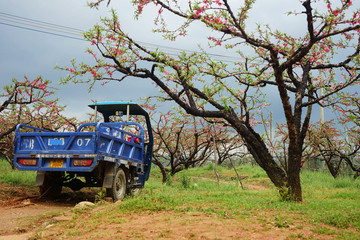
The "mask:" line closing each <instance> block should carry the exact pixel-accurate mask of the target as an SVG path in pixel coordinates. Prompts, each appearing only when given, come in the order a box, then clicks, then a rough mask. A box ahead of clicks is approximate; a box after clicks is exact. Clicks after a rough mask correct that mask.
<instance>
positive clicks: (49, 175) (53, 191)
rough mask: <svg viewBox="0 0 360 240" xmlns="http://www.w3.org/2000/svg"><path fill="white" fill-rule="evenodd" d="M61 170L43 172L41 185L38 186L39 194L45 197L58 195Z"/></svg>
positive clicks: (60, 185)
mask: <svg viewBox="0 0 360 240" xmlns="http://www.w3.org/2000/svg"><path fill="white" fill-rule="evenodd" d="M62 177H63V173H61V172H45V177H44V182H43V185H42V186H40V187H39V188H40V195H41V196H42V197H45V198H56V197H58V196H60V194H61V190H62Z"/></svg>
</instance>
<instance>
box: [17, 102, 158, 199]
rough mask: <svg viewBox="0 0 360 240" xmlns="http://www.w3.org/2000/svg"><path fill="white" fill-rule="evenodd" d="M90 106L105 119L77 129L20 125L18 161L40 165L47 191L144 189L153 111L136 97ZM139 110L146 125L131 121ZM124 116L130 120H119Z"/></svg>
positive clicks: (116, 194) (119, 195)
mask: <svg viewBox="0 0 360 240" xmlns="http://www.w3.org/2000/svg"><path fill="white" fill-rule="evenodd" d="M89 106H90V107H91V108H93V109H95V115H96V114H97V113H101V114H102V115H103V118H104V122H98V123H85V124H82V125H81V126H80V127H79V128H78V129H77V131H76V132H51V131H47V130H44V129H39V128H35V127H31V126H26V125H21V124H20V125H18V126H17V128H16V133H15V140H14V153H15V156H14V165H15V167H16V168H17V169H18V170H30V171H37V176H36V185H37V186H39V187H40V193H41V195H42V196H47V197H54V196H57V195H59V194H60V193H61V190H62V187H63V186H68V187H70V188H71V189H73V190H79V189H81V188H82V187H103V188H106V192H107V195H108V196H110V197H112V198H113V199H114V201H117V200H122V199H123V198H124V197H125V195H126V194H135V193H136V192H138V191H139V190H140V189H141V188H143V187H144V184H145V181H146V180H148V178H149V174H150V168H151V158H152V148H153V135H152V129H151V125H150V119H149V115H148V113H147V112H146V111H145V110H144V109H143V108H141V107H140V106H139V105H137V104H135V103H132V102H103V103H94V104H91V105H89ZM134 115H136V116H137V117H136V119H139V118H141V119H142V121H140V122H143V123H145V125H146V126H145V127H143V126H142V125H141V124H140V123H139V122H130V121H129V120H130V117H132V119H134ZM141 116H142V117H141ZM124 117H126V121H119V119H122V118H124Z"/></svg>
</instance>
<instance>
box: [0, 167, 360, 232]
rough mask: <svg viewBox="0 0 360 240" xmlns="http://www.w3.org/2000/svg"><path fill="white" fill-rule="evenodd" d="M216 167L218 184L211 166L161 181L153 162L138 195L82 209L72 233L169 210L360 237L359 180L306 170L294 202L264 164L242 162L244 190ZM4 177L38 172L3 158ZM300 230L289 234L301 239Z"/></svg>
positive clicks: (24, 178) (0, 177)
mask: <svg viewBox="0 0 360 240" xmlns="http://www.w3.org/2000/svg"><path fill="white" fill-rule="evenodd" d="M217 172H218V173H219V175H220V183H219V185H218V183H217V178H216V176H215V174H214V168H213V166H207V167H204V168H194V169H188V170H185V171H183V172H180V173H178V174H177V175H175V176H174V177H173V178H171V179H169V181H168V182H167V184H162V183H161V174H160V172H159V170H158V169H157V168H156V167H154V168H153V169H152V172H151V176H150V179H149V181H148V182H147V183H146V186H145V188H144V189H143V191H142V194H141V195H140V196H137V197H128V198H126V199H125V200H124V201H123V202H122V203H121V204H120V205H115V206H112V207H110V208H105V209H106V211H100V210H99V211H96V212H95V213H92V214H91V220H89V218H90V217H89V218H88V217H87V215H86V214H88V213H86V212H85V213H84V212H81V213H78V217H75V218H74V222H73V223H71V224H70V225H69V226H73V227H72V228H73V229H72V228H70V227H69V228H68V232H72V235H78V234H79V233H77V232H76V231H75V230H76V228H79V227H80V228H81V226H86V227H85V228H86V229H85V230H86V231H87V232H91V231H92V229H93V228H94V226H95V225H96V224H97V223H98V222H100V221H101V222H107V223H121V221H127V220H124V219H123V218H119V216H121V215H124V214H129V213H142V212H159V211H170V212H174V213H183V212H200V213H203V214H206V215H209V216H214V217H216V218H220V219H236V220H238V221H246V222H250V223H254V224H257V225H261V226H264V227H269V225H270V226H271V227H276V228H279V229H292V228H294V229H302V228H304V225H307V226H308V225H310V226H311V231H312V232H313V233H314V234H319V235H323V236H329V235H330V236H335V239H360V234H359V233H360V180H359V179H358V180H354V179H352V178H349V177H341V178H339V179H333V178H332V176H331V175H330V174H329V173H322V172H311V171H304V172H303V173H302V175H301V179H302V188H303V200H304V202H303V203H294V202H284V201H281V200H280V197H279V194H278V191H277V189H276V188H274V187H273V185H272V184H271V182H270V181H269V179H268V178H267V176H266V174H265V172H264V171H263V170H262V169H261V168H260V167H257V166H250V165H243V166H239V167H238V172H239V174H240V176H241V177H246V178H245V179H244V180H243V183H244V185H245V189H244V190H243V189H242V188H241V187H239V186H238V184H237V182H236V174H235V172H234V171H233V170H232V169H228V168H224V167H221V166H219V167H218V168H217ZM0 181H1V182H6V183H11V184H20V185H24V186H29V185H32V184H33V183H34V181H35V173H33V172H19V171H15V170H12V169H11V167H10V165H9V164H8V163H7V162H5V161H0ZM254 186H260V188H259V189H257V188H254ZM109 209H111V210H109ZM84 214H85V215H84ZM84 216H86V217H85V218H84ZM84 219H88V220H86V221H85V220H84ZM66 226H67V225H66V224H64V227H65V228H66ZM99 231H100V230H99ZM64 232H66V231H64ZM300 235H301V234H297V235H294V236H290V237H289V239H301V238H302V236H300Z"/></svg>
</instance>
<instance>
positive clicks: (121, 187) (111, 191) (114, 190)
mask: <svg viewBox="0 0 360 240" xmlns="http://www.w3.org/2000/svg"><path fill="white" fill-rule="evenodd" d="M126 188H127V177H126V174H125V172H124V169H122V168H121V167H119V168H118V169H117V171H116V174H115V176H114V180H113V183H112V187H111V188H107V189H106V193H107V195H108V196H109V197H112V198H113V199H114V202H116V201H118V200H123V199H124V197H125V195H126Z"/></svg>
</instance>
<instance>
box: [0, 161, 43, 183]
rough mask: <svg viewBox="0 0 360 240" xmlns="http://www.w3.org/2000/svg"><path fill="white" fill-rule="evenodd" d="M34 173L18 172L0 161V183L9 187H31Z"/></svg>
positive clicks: (33, 181) (5, 162) (34, 176)
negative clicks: (9, 185)
mask: <svg viewBox="0 0 360 240" xmlns="http://www.w3.org/2000/svg"><path fill="white" fill-rule="evenodd" d="M35 178H36V173H35V172H34V171H18V170H14V169H12V168H11V166H10V164H9V163H8V162H7V161H6V160H4V159H0V182H2V183H8V184H11V185H20V186H33V185H34V184H35Z"/></svg>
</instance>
